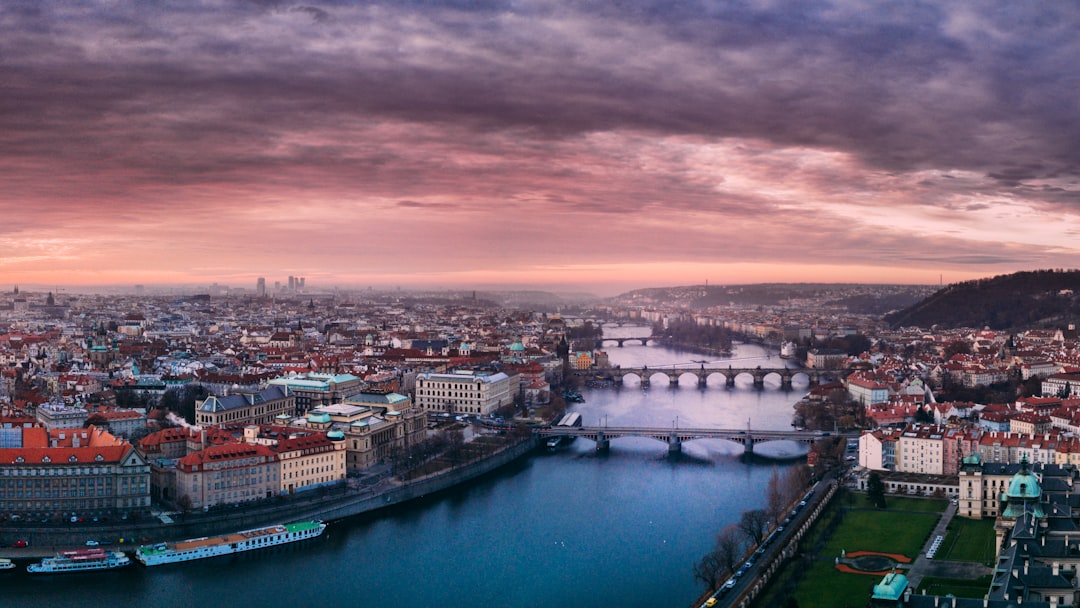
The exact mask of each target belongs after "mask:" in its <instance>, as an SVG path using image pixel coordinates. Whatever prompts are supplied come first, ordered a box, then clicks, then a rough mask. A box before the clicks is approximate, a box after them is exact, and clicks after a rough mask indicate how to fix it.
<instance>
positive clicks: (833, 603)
mask: <svg viewBox="0 0 1080 608" xmlns="http://www.w3.org/2000/svg"><path fill="white" fill-rule="evenodd" d="M878 582H880V578H878V577H874V576H866V575H864V574H844V573H843V572H840V571H839V570H837V569H836V568H835V567H833V563H832V561H817V562H815V563H814V565H813V566H812V567H811V568H810V570H808V571H807V572H806V573H805V576H804V577H803V579H802V581H801V582H800V583H799V586H798V587H797V588H796V589H795V600H796V601H797V602H799V608H863V606H866V602H867V600H869V599H870V593H871V592H872V591H873V590H874V585H875V584H877V583H878ZM988 586H989V585H988Z"/></svg>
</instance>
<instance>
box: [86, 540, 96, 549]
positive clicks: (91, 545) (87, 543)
mask: <svg viewBox="0 0 1080 608" xmlns="http://www.w3.org/2000/svg"><path fill="white" fill-rule="evenodd" d="M86 546H87V547H96V546H98V542H97V541H96V540H88V541H86Z"/></svg>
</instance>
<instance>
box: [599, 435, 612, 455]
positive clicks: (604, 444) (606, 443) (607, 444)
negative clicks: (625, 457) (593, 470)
mask: <svg viewBox="0 0 1080 608" xmlns="http://www.w3.org/2000/svg"><path fill="white" fill-rule="evenodd" d="M610 448H611V440H610V439H608V438H607V437H604V434H603V433H597V434H596V451H597V452H606V451H608V450H609V449H610Z"/></svg>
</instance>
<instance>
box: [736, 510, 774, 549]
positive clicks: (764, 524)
mask: <svg viewBox="0 0 1080 608" xmlns="http://www.w3.org/2000/svg"><path fill="white" fill-rule="evenodd" d="M738 525H739V530H741V531H742V533H743V534H745V535H746V538H747V540H749V541H750V543H751V544H753V545H760V544H761V540H762V539H763V538H765V533H766V532H768V531H769V514H768V513H766V512H765V509H753V510H750V511H743V514H742V517H741V518H739V524H738Z"/></svg>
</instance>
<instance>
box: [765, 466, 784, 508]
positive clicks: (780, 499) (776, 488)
mask: <svg viewBox="0 0 1080 608" xmlns="http://www.w3.org/2000/svg"><path fill="white" fill-rule="evenodd" d="M787 504H788V503H787V500H785V498H784V492H783V490H782V488H781V486H780V470H779V469H777V468H776V467H775V466H774V467H773V471H772V477H770V478H769V487H768V488H766V490H765V512H766V513H768V514H769V517H770V518H771V519H772V520H773V521H780V516H781V515H783V513H784V510H785V507H787Z"/></svg>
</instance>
